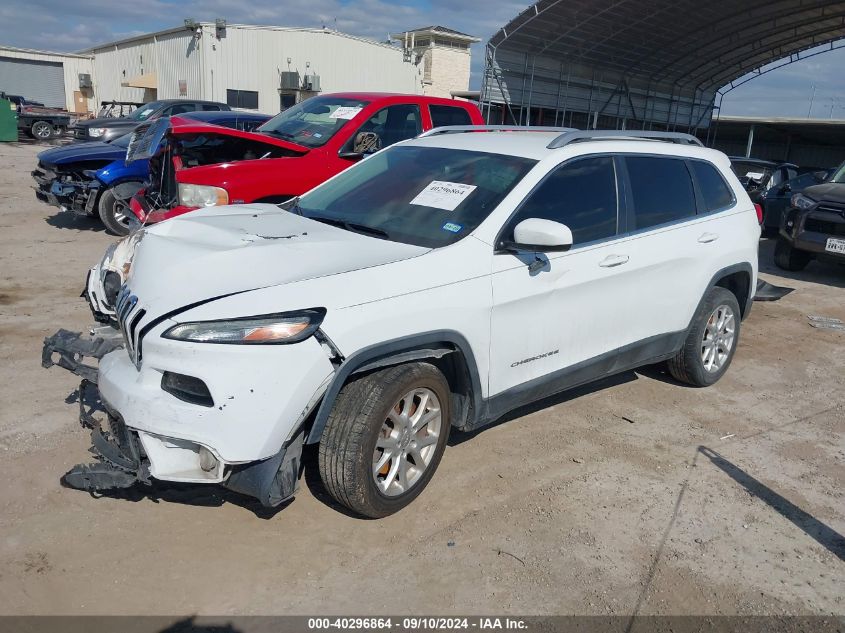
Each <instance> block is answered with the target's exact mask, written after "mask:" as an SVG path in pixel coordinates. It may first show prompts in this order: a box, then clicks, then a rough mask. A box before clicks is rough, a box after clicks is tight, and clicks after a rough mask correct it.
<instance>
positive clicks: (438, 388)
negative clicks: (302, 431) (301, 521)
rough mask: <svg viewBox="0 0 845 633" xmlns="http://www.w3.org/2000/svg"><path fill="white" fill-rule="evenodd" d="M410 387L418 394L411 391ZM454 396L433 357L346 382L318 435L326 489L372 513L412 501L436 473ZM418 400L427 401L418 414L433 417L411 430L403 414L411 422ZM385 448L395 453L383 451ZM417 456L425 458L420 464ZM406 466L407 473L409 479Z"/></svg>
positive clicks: (354, 508) (382, 513) (348, 504)
mask: <svg viewBox="0 0 845 633" xmlns="http://www.w3.org/2000/svg"><path fill="white" fill-rule="evenodd" d="M410 394H414V395H413V396H411V397H410V398H408V397H407V396H409V395H410ZM423 398H425V401H424V400H423ZM450 404H451V399H450V389H449V385H448V383H447V382H446V378H445V377H444V376H443V374H442V373H441V372H440V371H439V370H438V369H437V368H436V367H434V365H430V364H428V363H411V364H407V365H398V366H396V367H389V368H387V369H383V370H381V371H376V372H373V373H371V374H367V375H365V376H362V377H361V378H358V379H356V380H353V381H351V382H349V383H347V384H346V385H345V386H344V387H343V389H341V391H340V393H339V394H338V397H337V400H336V401H335V404H334V407H333V408H332V411H331V413H330V414H329V419H328V422H327V423H326V428H325V430H324V431H323V436H322V438H321V440H320V449H319V468H320V477H321V478H322V480H323V483H324V484H325V486H326V489H327V490H328V492H329V494H331V496H332V497H334V498H335V499H336V500H337V501H338V503H341V504H342V505H344V506H346V507H347V508H349V509H350V510H352V511H353V512H356V513H358V514H360V515H363V516H365V517H371V518H380V517H385V516H387V515H390V514H393V513H394V512H397V511H399V510H401V509H402V508H404V507H405V506H407V505H408V504H409V503H411V502H412V501H413V500H414V499H416V498H417V496H418V495H419V494H420V493H421V492H422V491H423V489H424V488H425V487H426V485H428V482H429V481H431V477H432V476H433V475H434V471H435V470H436V469H437V465H438V464H439V463H440V458H441V457H442V456H443V452H444V451H445V449H446V442H447V440H448V438H449V430H450V427H451V408H450ZM437 405H439V413H440V415H439V421H438V419H437V416H436V412H435V409H436V408H437ZM420 406H423V407H424V409H423V411H422V412H420V415H421V416H422V417H423V418H429V421H427V422H425V423H424V424H422V426H420V427H419V428H418V430H417V434H416V435H414V434H413V433H411V432H410V430H411V429H410V428H409V427H403V426H402V420H403V419H407V418H410V422H411V423H413V421H414V418H415V417H417V416H416V415H415V414H417V413H418V412H419V408H420ZM406 407H408V408H407V409H406ZM423 432H424V434H423V435H421V433H423ZM426 440H427V441H428V442H429V443H427V444H426V445H424V446H421V447H417V448H416V449H415V446H416V442H417V441H426ZM391 449H392V450H391ZM427 449H428V450H427ZM388 451H390V454H391V455H394V457H390V456H387V457H385V455H386V454H388ZM415 452H416V458H415V456H414V453H415ZM416 460H421V461H423V463H424V464H425V466H424V468H423V469H422V471H421V472H419V468H418V467H417V466H416V465H415V461H416ZM380 464H381V466H380V468H378V469H377V468H376V467H377V466H379V465H380ZM402 473H404V474H405V475H406V477H410V479H406V482H407V485H406V486H403V485H402ZM403 488H404V490H403Z"/></svg>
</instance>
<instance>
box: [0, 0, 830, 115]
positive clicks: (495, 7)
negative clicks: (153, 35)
mask: <svg viewBox="0 0 845 633" xmlns="http://www.w3.org/2000/svg"><path fill="white" fill-rule="evenodd" d="M528 4H529V3H528V2H522V1H518V0H516V1H515V0H405V1H398V0H397V1H394V2H391V1H390V0H240V1H233V0H184V1H179V2H177V1H173V0H129V1H125V0H72V1H71V2H67V1H66V0H26V1H24V0H2V2H0V44H4V45H8V46H17V47H21V48H35V49H41V50H52V51H63V52H64V51H69V52H73V51H78V50H82V49H85V48H89V47H91V46H93V45H95V44H101V43H104V42H109V41H113V40H116V39H121V38H125V37H130V36H133V35H139V34H142V33H148V32H151V31H157V30H161V29H166V28H171V27H174V26H179V25H180V24H181V23H182V20H183V19H184V18H193V19H195V20H197V21H213V20H214V18H217V17H222V18H225V19H226V20H228V22H229V23H232V24H236V23H241V24H274V25H282V26H304V27H322V26H327V27H329V28H332V29H335V28H336V29H337V30H339V31H343V32H346V33H350V34H353V35H360V36H365V37H371V38H374V39H378V40H381V41H384V40H385V39H387V35H388V33H391V32H393V33H396V32H400V31H405V30H409V29H414V28H419V27H421V26H428V25H432V24H436V25H441V26H446V27H449V28H452V29H456V30H458V31H462V32H464V33H469V34H470V35H475V36H477V37H480V38H482V40H484V41H486V40H487V39H488V38H489V37H490V36H491V35H493V34H494V33H495V32H496V31H497V30H498V29H499V28H500V27H502V26H503V25H504V24H506V23H507V22H508V21H509V20H511V19H512V18H513V17H515V16H516V15H517V14H519V12H520V11H522V10H523V9H525V8H526V7H527V6H528ZM472 53H473V61H472V82H471V84H472V85H471V88H473V89H478V88H479V87H480V83H481V71H482V69H483V65H484V59H483V42H482V43H481V44H476V45H475V46H473V49H472ZM843 68H845V48H842V49H840V50H837V51H830V52H826V53H824V54H821V55H817V56H815V57H812V58H809V59H806V60H804V61H801V62H797V63H795V64H792V65H790V66H787V67H784V68H781V69H778V70H775V71H772V72H771V73H768V74H766V75H763V76H761V77H759V78H756V79H754V80H753V81H750V82H748V83H746V84H745V85H743V86H741V87H739V88H737V89H735V90H732V91H731V92H729V93H728V94H727V96H726V97H725V99H724V102H723V104H722V113H723V114H736V115H749V116H792V117H806V116H807V115H808V112H809V114H811V115H812V117H816V118H829V117H833V118H845V72H843V71H842V69H843ZM814 86H815V89H814ZM811 99H812V108H810V106H811Z"/></svg>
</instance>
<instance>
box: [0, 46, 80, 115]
mask: <svg viewBox="0 0 845 633" xmlns="http://www.w3.org/2000/svg"><path fill="white" fill-rule="evenodd" d="M0 58H4V60H3V61H4V63H0V90H5V91H6V92H8V93H10V94H23V96H25V97H29V98H30V99H34V100H36V101H42V102H44V104H46V105H49V106H52V107H58V108H66V109H67V110H70V111H73V110H74V108H75V104H74V101H73V93H74V91H79V90H80V88H79V75H80V74H88V75H90V74H92V72H93V68H94V61H93V58H89V57H84V56H78V55H62V54H54V53H46V52H41V51H29V50H23V49H15V48H5V47H0ZM57 69H58V71H57ZM15 85H17V86H19V87H18V88H14V86H15ZM39 95H40V97H43V98H40V97H39ZM89 96H90V93H89ZM91 101H93V100H91ZM89 105H91V107H93V104H91V103H89Z"/></svg>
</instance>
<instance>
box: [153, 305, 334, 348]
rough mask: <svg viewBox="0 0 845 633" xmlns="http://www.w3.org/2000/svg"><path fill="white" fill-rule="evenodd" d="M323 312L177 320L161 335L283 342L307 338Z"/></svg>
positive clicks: (218, 340)
mask: <svg viewBox="0 0 845 633" xmlns="http://www.w3.org/2000/svg"><path fill="white" fill-rule="evenodd" d="M325 316H326V311H325V309H324V308H313V309H310V310H300V311H298V312H284V313H280V314H265V315H262V316H254V317H244V318H242V319H226V320H223V321H198V322H196V323H180V324H178V325H174V326H173V327H172V328H170V329H169V330H167V331H166V332H165V333H164V334H162V336H163V337H164V338H169V339H173V340H175V341H189V342H191V343H230V344H234V345H285V344H289V343H298V342H299V341H304V340H305V339H307V338H308V337H309V336H311V335H312V334H313V333H314V332H315V331H316V330H317V328H318V327H320V324H321V323H322V322H323V317H325Z"/></svg>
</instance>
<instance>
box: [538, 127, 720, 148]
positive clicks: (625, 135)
mask: <svg viewBox="0 0 845 633" xmlns="http://www.w3.org/2000/svg"><path fill="white" fill-rule="evenodd" d="M636 139H646V140H650V141H666V142H669V143H681V144H685V145H698V146H699V147H704V143H702V142H701V141H700V140H699V139H697V138H696V137H694V136H693V135H692V134H684V133H682V132H648V131H645V130H573V131H569V132H564V133H563V134H561V135H560V136H558V137H557V138H556V139H555V140H553V141H552V142H551V143H549V144H548V145H547V146H546V147H547V148H548V149H557V148H559V147H566V146H567V145H569V144H570V143H577V142H578V141H631V140H636Z"/></svg>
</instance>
